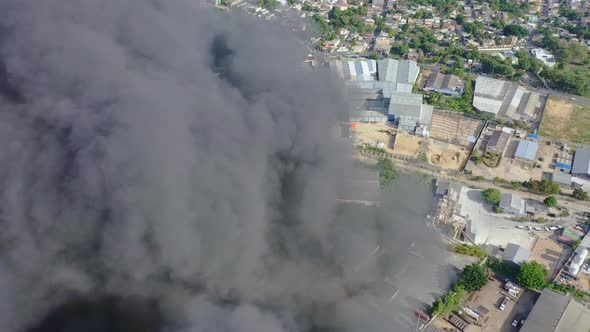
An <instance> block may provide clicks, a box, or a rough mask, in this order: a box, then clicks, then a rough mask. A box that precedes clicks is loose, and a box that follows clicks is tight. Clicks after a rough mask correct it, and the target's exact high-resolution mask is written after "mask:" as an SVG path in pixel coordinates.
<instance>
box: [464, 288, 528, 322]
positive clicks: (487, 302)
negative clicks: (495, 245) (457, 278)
mask: <svg viewBox="0 0 590 332" xmlns="http://www.w3.org/2000/svg"><path fill="white" fill-rule="evenodd" d="M502 286H503V284H502V282H500V281H499V280H497V279H495V278H494V279H493V280H490V281H489V282H488V284H487V285H486V286H485V287H484V288H483V289H482V290H481V291H479V292H477V293H474V294H471V295H469V296H468V297H467V298H466V300H467V301H466V305H467V307H469V308H470V309H475V310H479V311H480V312H482V313H486V312H487V313H486V314H484V315H483V318H482V319H483V321H482V322H481V325H482V326H472V327H470V329H469V331H482V332H498V331H500V332H504V331H505V332H509V331H510V332H511V331H515V330H516V329H515V328H514V327H512V326H511V323H512V321H513V320H514V317H515V316H517V315H519V314H521V315H523V316H527V315H528V314H529V313H530V312H531V310H532V309H533V306H534V304H535V300H536V298H537V297H538V294H537V293H535V292H533V291H528V290H527V291H524V293H523V294H521V296H520V297H519V298H518V301H517V302H514V301H512V300H509V301H508V303H507V304H506V308H505V309H504V310H500V309H499V308H498V306H499V304H500V303H501V301H502V299H503V298H504V295H503V294H502V293H501V292H500V291H501V290H502Z"/></svg>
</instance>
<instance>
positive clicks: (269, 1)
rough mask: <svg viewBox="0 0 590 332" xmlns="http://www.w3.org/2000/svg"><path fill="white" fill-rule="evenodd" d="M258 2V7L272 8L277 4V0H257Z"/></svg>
mask: <svg viewBox="0 0 590 332" xmlns="http://www.w3.org/2000/svg"><path fill="white" fill-rule="evenodd" d="M256 4H258V7H262V8H268V9H271V8H274V6H276V5H277V1H276V0H257V1H256Z"/></svg>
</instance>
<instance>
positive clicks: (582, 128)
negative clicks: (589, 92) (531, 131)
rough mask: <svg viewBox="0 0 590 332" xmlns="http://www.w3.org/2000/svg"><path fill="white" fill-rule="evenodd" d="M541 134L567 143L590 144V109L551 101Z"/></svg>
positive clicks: (545, 113)
mask: <svg viewBox="0 0 590 332" xmlns="http://www.w3.org/2000/svg"><path fill="white" fill-rule="evenodd" d="M539 134H540V135H541V136H549V137H553V138H556V139H559V140H563V141H566V142H574V143H584V144H590V107H588V106H582V105H574V104H572V103H569V102H565V101H562V100H557V99H549V100H548V101H547V105H546V107H545V112H544V114H543V120H542V121H541V125H540V126H539Z"/></svg>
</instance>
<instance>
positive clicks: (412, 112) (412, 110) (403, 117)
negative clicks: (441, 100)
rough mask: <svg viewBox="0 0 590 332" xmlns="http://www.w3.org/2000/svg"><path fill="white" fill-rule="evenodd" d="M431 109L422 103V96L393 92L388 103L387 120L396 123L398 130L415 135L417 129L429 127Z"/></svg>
mask: <svg viewBox="0 0 590 332" xmlns="http://www.w3.org/2000/svg"><path fill="white" fill-rule="evenodd" d="M433 109H434V108H433V107H432V106H430V105H426V104H423V103H422V95H420V94H416V93H407V92H395V93H393V94H392V96H391V101H390V102H389V110H388V114H389V117H390V118H389V119H390V120H394V121H398V129H401V130H405V131H408V132H412V133H415V132H416V130H417V129H418V128H419V127H429V126H430V122H431V120H432V111H433Z"/></svg>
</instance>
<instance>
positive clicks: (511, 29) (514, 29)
mask: <svg viewBox="0 0 590 332" xmlns="http://www.w3.org/2000/svg"><path fill="white" fill-rule="evenodd" d="M502 33H504V35H505V36H516V37H518V38H524V37H526V36H528V35H529V31H528V30H527V29H526V28H523V27H521V26H520V25H517V24H508V25H507V26H505V27H504V29H503V30H502Z"/></svg>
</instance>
